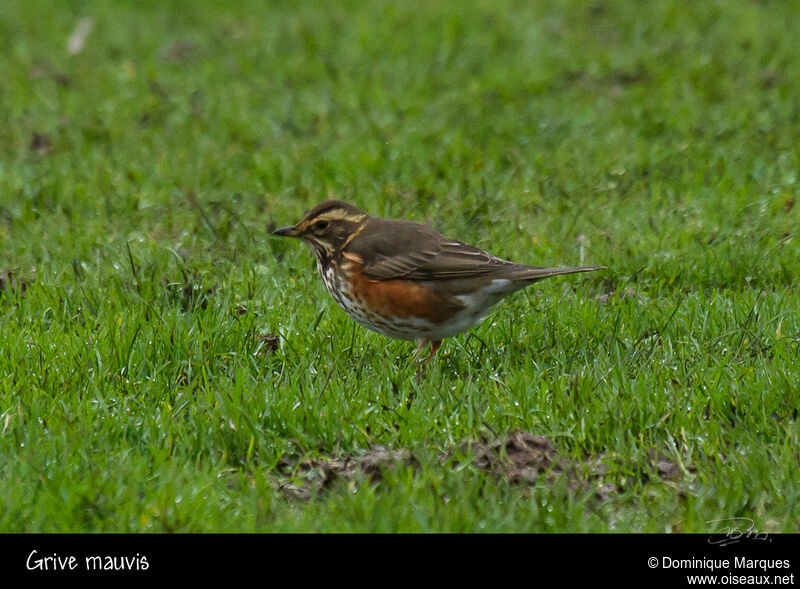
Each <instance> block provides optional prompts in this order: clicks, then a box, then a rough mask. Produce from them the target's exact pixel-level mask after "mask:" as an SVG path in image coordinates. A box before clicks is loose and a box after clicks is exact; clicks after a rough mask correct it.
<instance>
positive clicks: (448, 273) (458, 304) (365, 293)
mask: <svg viewBox="0 0 800 589" xmlns="http://www.w3.org/2000/svg"><path fill="white" fill-rule="evenodd" d="M272 233H273V235H276V236H280V237H292V238H296V239H300V240H302V241H304V242H306V243H307V244H309V245H310V246H311V248H312V251H313V253H314V257H315V258H316V262H317V269H318V270H319V273H320V275H321V276H322V280H323V282H324V283H325V286H326V288H327V289H328V292H329V293H330V294H331V296H332V297H333V299H334V300H335V301H336V302H337V303H338V304H339V306H340V307H341V308H342V309H344V311H345V312H346V313H347V314H348V315H349V316H350V317H351V318H353V319H354V320H355V321H356V322H357V323H358V324H360V325H362V326H364V327H366V328H367V329H370V330H372V331H375V332H378V333H381V334H383V335H386V336H389V337H392V338H396V339H402V340H409V341H414V342H416V343H417V349H416V352H415V354H414V357H415V358H417V359H420V360H421V354H422V352H423V351H424V349H425V348H426V347H428V346H430V354H429V356H428V358H427V360H425V362H424V363H422V364H420V366H419V369H418V372H417V377H419V375H420V372H419V370H421V369H422V367H423V366H424V365H427V364H428V362H430V361H431V359H432V358H433V357H434V356H435V355H436V352H437V351H438V350H439V348H440V346H441V344H442V340H443V339H445V338H448V337H452V336H455V335H457V334H459V333H461V332H463V331H466V330H467V329H470V328H472V327H474V326H476V325H478V324H479V323H480V322H481V321H483V320H484V319H485V318H486V316H487V315H488V314H489V313H490V312H491V311H492V309H493V308H494V307H495V306H496V305H497V304H498V303H499V302H500V301H501V300H502V299H504V298H505V297H507V296H508V295H510V294H512V293H514V292H516V291H518V290H520V289H522V288H525V287H526V286H529V285H531V284H533V283H535V282H538V281H539V280H542V279H544V278H549V277H551V276H560V275H563V274H573V273H576V272H592V271H595V270H602V269H605V268H606V266H583V267H577V266H573V267H563V268H547V267H543V266H528V265H525V264H515V263H513V262H509V261H507V260H503V259H500V258H498V257H496V256H493V255H492V254H489V253H487V252H485V251H483V250H481V249H479V248H477V247H473V246H471V245H467V244H466V243H462V242H460V241H456V240H454V239H450V238H448V237H445V236H444V235H442V234H441V233H438V232H437V231H435V230H434V229H433V228H431V227H430V226H428V225H422V224H420V223H415V222H413V221H408V220H405V219H382V218H378V217H373V216H372V215H369V214H368V213H366V212H364V211H363V210H361V209H359V208H357V207H355V206H354V205H351V204H349V203H346V202H343V201H341V200H326V201H323V202H321V203H319V204H318V205H316V206H315V207H313V208H312V209H311V210H309V211H308V212H307V213H306V214H305V215H304V216H303V218H302V219H301V220H300V221H299V222H297V223H295V224H294V225H289V226H287V227H282V228H280V229H276V230H274V231H273V232H272Z"/></svg>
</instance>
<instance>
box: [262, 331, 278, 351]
mask: <svg viewBox="0 0 800 589" xmlns="http://www.w3.org/2000/svg"><path fill="white" fill-rule="evenodd" d="M280 341H281V338H280V337H279V336H277V335H275V334H274V333H268V334H266V335H262V336H261V340H260V343H261V346H260V347H259V352H261V353H266V354H274V353H275V352H277V351H278V345H279V344H280Z"/></svg>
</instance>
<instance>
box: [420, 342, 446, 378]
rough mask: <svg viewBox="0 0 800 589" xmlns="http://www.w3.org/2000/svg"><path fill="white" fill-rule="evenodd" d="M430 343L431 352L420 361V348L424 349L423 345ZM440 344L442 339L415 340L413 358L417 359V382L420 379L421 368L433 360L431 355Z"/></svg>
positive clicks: (434, 353) (433, 354)
mask: <svg viewBox="0 0 800 589" xmlns="http://www.w3.org/2000/svg"><path fill="white" fill-rule="evenodd" d="M428 343H430V344H431V353H430V354H429V355H428V357H427V359H426V360H425V361H424V362H422V361H421V359H420V355H421V354H422V350H424V349H425V346H427V345H428ZM441 345H442V340H438V341H429V340H426V339H418V340H417V352H416V354H414V358H415V359H417V361H418V362H419V365H418V366H417V382H419V381H420V379H421V378H422V369H423V368H424V367H425V366H427V365H428V362H430V361H431V360H433V357H434V356H435V355H436V352H437V351H438V350H439V347H440V346H441Z"/></svg>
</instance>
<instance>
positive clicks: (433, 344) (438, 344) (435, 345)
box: [423, 340, 442, 366]
mask: <svg viewBox="0 0 800 589" xmlns="http://www.w3.org/2000/svg"><path fill="white" fill-rule="evenodd" d="M441 346H442V340H439V341H437V342H431V353H430V355H429V356H428V359H427V360H425V364H423V366H427V364H428V362H430V361H431V360H433V357H434V356H435V355H436V352H438V351H439V348H440V347H441Z"/></svg>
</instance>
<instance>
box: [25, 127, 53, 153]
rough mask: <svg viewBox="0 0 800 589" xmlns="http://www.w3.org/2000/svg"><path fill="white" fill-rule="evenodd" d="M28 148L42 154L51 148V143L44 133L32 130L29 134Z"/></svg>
mask: <svg viewBox="0 0 800 589" xmlns="http://www.w3.org/2000/svg"><path fill="white" fill-rule="evenodd" d="M29 148H30V150H31V151H35V152H36V153H38V154H39V155H44V154H46V153H48V152H49V151H50V150H51V149H53V143H52V142H51V141H50V136H49V135H47V134H46V133H39V132H38V131H34V132H33V135H31V142H30V145H29Z"/></svg>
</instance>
